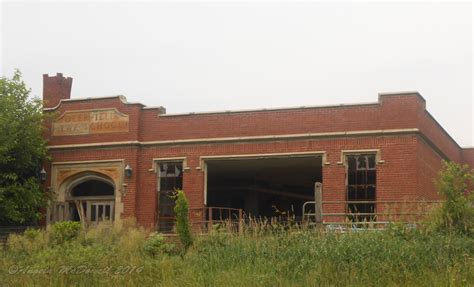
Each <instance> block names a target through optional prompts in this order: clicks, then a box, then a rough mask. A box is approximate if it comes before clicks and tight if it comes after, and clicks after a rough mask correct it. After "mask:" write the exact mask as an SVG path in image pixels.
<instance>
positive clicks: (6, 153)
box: [0, 71, 46, 225]
mask: <svg viewBox="0 0 474 287" xmlns="http://www.w3.org/2000/svg"><path fill="white" fill-rule="evenodd" d="M42 119H43V112H42V104H41V101H40V100H39V99H37V98H34V99H32V98H30V89H28V88H27V87H26V85H25V83H24V82H23V80H22V77H21V73H20V72H19V71H16V72H15V73H14V75H13V77H12V78H11V79H10V78H6V77H2V78H0V224H1V225H4V224H24V223H31V222H33V221H35V220H37V219H38V218H39V216H40V212H39V208H41V207H44V206H45V203H46V198H45V193H44V191H43V188H42V187H41V184H40V182H39V180H38V174H39V170H40V169H41V163H42V161H43V160H44V159H45V158H46V143H45V140H44V139H43V136H42V133H43V125H42Z"/></svg>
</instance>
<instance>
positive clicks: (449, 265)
mask: <svg viewBox="0 0 474 287" xmlns="http://www.w3.org/2000/svg"><path fill="white" fill-rule="evenodd" d="M471 173H472V172H470V171H468V170H467V168H465V167H461V166H459V165H455V164H451V163H446V164H445V165H444V169H443V171H442V172H441V174H440V178H439V181H438V186H439V188H440V193H441V194H442V195H443V196H444V197H445V198H446V201H447V202H446V204H444V205H443V206H442V207H441V208H440V209H439V210H438V211H437V212H436V213H435V214H434V215H433V216H434V219H433V220H431V221H427V222H426V223H424V224H422V225H418V226H417V227H416V228H414V227H413V225H405V224H402V223H395V224H392V225H390V226H388V228H387V229H386V230H381V231H358V232H351V231H350V230H349V232H347V233H336V232H324V231H322V230H320V229H313V228H309V227H308V226H302V225H298V224H296V223H293V224H291V225H289V226H288V225H286V226H283V225H281V224H279V223H277V222H258V221H254V222H253V223H252V224H251V225H247V226H246V227H245V228H244V231H243V232H242V233H239V234H237V233H229V232H226V230H230V229H231V228H230V229H226V228H221V229H219V230H213V231H211V232H210V233H209V234H208V235H206V236H198V237H196V238H194V239H193V238H192V237H189V238H187V237H186V236H191V231H190V229H189V222H188V221H187V220H183V219H187V212H188V204H187V201H186V198H185V197H184V194H183V193H182V192H178V194H180V193H181V197H180V196H179V195H178V196H177V197H176V200H177V203H176V206H178V208H177V209H176V210H175V211H176V215H177V217H178V218H181V219H180V220H182V221H181V222H180V224H181V228H182V229H181V230H180V231H179V234H180V242H175V243H173V242H172V240H171V239H170V238H168V239H166V238H165V237H164V236H163V235H161V234H157V233H150V232H149V231H146V230H144V229H143V228H140V227H137V226H136V224H135V223H134V222H131V221H126V222H124V223H123V225H122V226H112V225H109V224H105V223H103V224H99V225H97V226H92V227H90V228H89V229H87V230H82V229H81V226H80V225H79V224H74V223H59V224H56V225H54V226H53V227H52V228H50V229H49V231H45V230H32V229H30V230H27V231H26V232H25V233H24V235H15V236H11V237H10V239H9V241H8V244H7V246H6V248H5V249H4V250H3V251H2V252H3V254H2V259H1V261H0V282H1V283H2V284H5V285H7V286H29V285H43V286H44V285H57V286H69V285H75V286H76V285H79V286H86V285H90V286H95V285H107V286H109V285H112V286H115V285H118V286H148V285H158V286H430V287H431V286H473V285H474V237H473V236H472V235H473V234H472V232H471V231H472V229H470V228H472V226H471V225H469V224H471V223H472V222H471V223H469V222H468V221H467V218H469V216H471V212H472V210H470V209H469V208H472V206H469V204H470V201H469V199H467V197H466V200H464V199H461V198H460V195H461V194H462V196H463V197H464V196H467V195H468V189H469V183H468V181H466V180H467V179H468V178H469V176H468V174H471ZM461 181H462V182H463V183H461ZM464 184H466V185H464ZM180 198H181V199H180ZM178 200H179V201H178ZM185 215H186V216H185ZM469 230H471V231H469ZM468 231H469V232H468ZM183 238H184V239H183ZM185 250H187V252H185Z"/></svg>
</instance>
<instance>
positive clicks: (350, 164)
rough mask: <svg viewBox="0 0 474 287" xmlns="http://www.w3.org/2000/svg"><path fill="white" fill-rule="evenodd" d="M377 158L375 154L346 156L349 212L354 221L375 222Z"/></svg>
mask: <svg viewBox="0 0 474 287" xmlns="http://www.w3.org/2000/svg"><path fill="white" fill-rule="evenodd" d="M375 157H376V155H375V154H354V155H346V163H347V164H346V166H347V177H346V178H347V195H346V196H347V212H348V214H349V219H350V220H352V221H374V220H375V200H376V178H377V172H376V165H375Z"/></svg>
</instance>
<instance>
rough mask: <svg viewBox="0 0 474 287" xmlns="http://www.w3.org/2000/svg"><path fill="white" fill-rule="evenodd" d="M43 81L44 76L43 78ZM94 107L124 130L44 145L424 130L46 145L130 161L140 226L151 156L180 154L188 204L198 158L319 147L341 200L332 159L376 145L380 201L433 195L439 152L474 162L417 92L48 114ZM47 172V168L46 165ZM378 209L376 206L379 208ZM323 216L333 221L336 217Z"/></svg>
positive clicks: (331, 208) (152, 177) (78, 104)
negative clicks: (121, 117)
mask: <svg viewBox="0 0 474 287" xmlns="http://www.w3.org/2000/svg"><path fill="white" fill-rule="evenodd" d="M46 80H48V81H49V78H46ZM56 84H57V83H56ZM48 89H51V90H47V91H46V93H45V97H48V99H53V100H52V101H51V102H54V101H56V100H57V101H58V102H59V99H60V98H65V92H64V91H65V90H62V88H58V87H56V88H55V89H56V90H54V89H53V88H48ZM97 108H116V109H117V110H118V111H119V112H122V113H125V114H127V115H129V121H130V122H129V123H130V125H129V128H130V131H129V132H128V133H110V134H96V135H75V136H61V137H51V135H50V133H49V131H46V134H45V136H46V138H47V139H48V140H49V145H52V146H55V145H66V144H68V145H69V144H90V143H103V142H123V141H164V140H169V141H171V140H180V139H196V138H223V137H243V136H264V135H288V134H305V133H326V132H327V133H330V132H346V131H365V130H387V129H407V128H419V129H420V130H421V132H422V134H423V135H424V136H423V135H416V134H412V135H407V134H405V135H391V136H372V137H369V136H363V137H362V136H361V137H354V136H346V137H338V138H335V137H331V136H330V135H328V136H326V137H325V138H318V139H298V140H296V139H294V140H281V139H280V140H267V141H253V142H249V141H247V142H242V141H241V142H225V143H224V142H222V143H206V144H204V143H201V144H198V143H193V144H189V143H188V144H180V145H179V144H174V145H170V144H167V145H164V144H161V145H154V146H153V145H146V146H138V145H131V146H129V147H123V146H122V147H113V148H112V147H109V148H97V147H89V148H75V149H68V150H59V149H53V150H51V155H52V159H53V161H58V162H66V161H85V160H105V159H125V161H126V164H130V165H131V166H132V168H133V170H134V175H133V176H132V178H126V184H127V194H126V196H125V197H124V199H123V202H124V206H125V211H124V216H135V217H136V218H137V220H138V222H139V223H140V224H142V225H144V226H153V224H154V223H155V222H154V221H155V208H156V199H157V198H156V189H157V186H156V184H157V175H156V174H155V173H154V172H152V171H150V169H151V168H152V167H153V166H152V165H153V158H167V157H186V159H187V165H188V167H189V170H186V171H185V172H184V178H183V181H184V182H183V183H184V191H185V193H186V195H187V197H188V199H189V201H190V207H191V208H198V207H202V206H203V202H204V193H203V191H204V172H203V171H202V170H201V169H197V167H199V166H200V156H211V155H242V154H261V153H288V152H306V151H325V152H326V155H327V161H328V162H329V163H330V164H329V165H324V166H323V199H324V200H326V201H327V200H345V199H346V187H345V183H346V175H345V166H344V165H341V164H337V162H338V161H340V160H341V152H342V151H343V150H360V149H380V150H381V153H382V160H384V161H385V162H384V163H382V164H378V165H377V199H378V200H403V199H418V198H427V199H437V198H438V196H437V194H436V190H435V188H434V184H433V178H434V177H435V176H436V173H437V171H438V170H439V168H440V166H441V165H440V160H441V159H442V157H443V156H445V157H447V158H449V159H451V160H455V161H458V162H460V161H463V162H466V163H469V164H471V165H473V166H474V149H464V150H461V149H460V148H459V146H458V145H457V144H456V143H455V142H454V141H453V140H452V139H451V138H450V137H449V135H448V134H447V133H446V132H445V131H444V130H443V129H442V128H441V127H440V126H439V124H437V123H436V121H435V120H434V119H433V118H432V117H431V116H430V115H429V113H428V112H427V111H426V110H425V101H424V99H423V98H422V97H421V96H419V95H418V94H405V95H382V96H381V97H380V98H379V102H378V103H374V104H365V105H354V106H337V107H322V108H305V109H286V110H273V111H270V110H269V111H255V112H238V113H214V114H212V113H209V114H194V115H170V116H160V115H159V113H158V110H157V109H143V106H142V105H140V104H125V103H123V102H122V101H121V99H120V98H119V97H114V98H104V99H94V100H81V101H64V102H63V103H62V104H61V106H60V107H59V108H57V109H55V110H54V111H53V110H48V112H49V113H51V112H56V113H57V116H58V115H61V114H63V113H64V112H65V111H67V110H86V109H97ZM47 127H50V124H47ZM48 172H49V174H50V171H49V167H48ZM47 184H49V182H48V183H47ZM344 211H345V206H344V205H341V204H336V205H328V206H325V208H324V212H326V213H328V212H331V213H332V212H344ZM378 211H381V210H380V208H379V209H378ZM324 219H325V220H326V221H332V220H333V219H334V218H329V217H325V218H324Z"/></svg>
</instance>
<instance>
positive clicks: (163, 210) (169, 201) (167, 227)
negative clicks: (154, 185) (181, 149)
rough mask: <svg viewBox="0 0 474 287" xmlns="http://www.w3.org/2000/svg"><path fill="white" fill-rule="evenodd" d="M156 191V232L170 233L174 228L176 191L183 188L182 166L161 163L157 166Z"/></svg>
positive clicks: (176, 163) (179, 164) (173, 163)
mask: <svg viewBox="0 0 474 287" xmlns="http://www.w3.org/2000/svg"><path fill="white" fill-rule="evenodd" d="M159 167H160V169H159V177H158V184H159V187H160V188H159V191H158V209H157V216H158V218H157V219H158V231H160V232H170V231H172V230H173V226H174V221H175V218H174V205H175V202H174V199H173V196H174V194H175V192H176V190H178V189H182V188H183V164H182V163H178V162H163V163H160V165H159Z"/></svg>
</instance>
